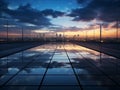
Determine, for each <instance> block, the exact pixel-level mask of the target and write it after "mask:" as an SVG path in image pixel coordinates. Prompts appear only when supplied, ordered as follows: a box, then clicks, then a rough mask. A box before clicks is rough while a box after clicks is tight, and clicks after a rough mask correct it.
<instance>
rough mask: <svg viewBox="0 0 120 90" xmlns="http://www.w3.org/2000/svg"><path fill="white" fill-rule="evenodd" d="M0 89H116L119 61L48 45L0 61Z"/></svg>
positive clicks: (78, 48)
mask: <svg viewBox="0 0 120 90" xmlns="http://www.w3.org/2000/svg"><path fill="white" fill-rule="evenodd" d="M0 90H120V59H117V58H114V57H112V56H108V55H106V54H103V53H100V52H97V51H94V50H91V49H88V48H85V47H82V46H79V45H75V44H71V43H57V44H56V43H52V44H46V45H41V46H38V47H35V48H32V49H29V50H26V51H22V52H19V53H16V54H14V55H10V56H8V57H4V58H1V59H0Z"/></svg>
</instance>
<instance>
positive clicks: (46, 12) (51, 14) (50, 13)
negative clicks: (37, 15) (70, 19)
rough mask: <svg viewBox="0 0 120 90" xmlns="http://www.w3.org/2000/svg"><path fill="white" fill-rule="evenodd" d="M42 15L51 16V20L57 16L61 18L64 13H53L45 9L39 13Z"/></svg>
mask: <svg viewBox="0 0 120 90" xmlns="http://www.w3.org/2000/svg"><path fill="white" fill-rule="evenodd" d="M41 13H42V14H44V15H45V16H49V15H50V16H52V17H53V18H57V17H58V16H63V15H64V12H60V11H54V10H52V9H46V10H43V11H41Z"/></svg>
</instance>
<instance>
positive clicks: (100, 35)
mask: <svg viewBox="0 0 120 90" xmlns="http://www.w3.org/2000/svg"><path fill="white" fill-rule="evenodd" d="M101 41H102V24H100V42H101Z"/></svg>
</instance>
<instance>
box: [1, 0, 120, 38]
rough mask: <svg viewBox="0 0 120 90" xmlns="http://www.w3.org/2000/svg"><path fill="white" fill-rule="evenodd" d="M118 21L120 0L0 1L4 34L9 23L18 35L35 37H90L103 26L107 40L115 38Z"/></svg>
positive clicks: (119, 18) (10, 27) (119, 17)
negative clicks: (22, 32)
mask: <svg viewBox="0 0 120 90" xmlns="http://www.w3.org/2000/svg"><path fill="white" fill-rule="evenodd" d="M119 20H120V0H0V31H1V32H2V31H3V30H4V29H5V28H6V22H7V21H8V24H9V25H8V26H9V29H11V30H12V29H14V30H16V32H18V29H20V28H21V27H23V28H24V30H32V31H35V32H36V33H42V32H43V33H44V32H45V33H46V32H66V33H67V34H71V32H74V34H75V32H77V33H78V32H79V34H81V32H83V31H87V32H89V33H90V35H91V34H93V31H94V30H96V32H97V30H98V31H99V29H98V28H99V24H102V26H103V28H104V30H103V31H104V32H107V34H108V35H107V34H105V33H104V34H105V36H106V37H107V36H114V35H115V31H114V30H113V29H114V28H115V27H116V26H117V24H116V22H117V21H119ZM118 26H119V24H118ZM11 32H12V31H11ZM14 32H15V31H14ZM111 33H113V34H114V35H112V34H111ZM97 34H98V33H96V35H97ZM71 35H72V34H71ZM81 36H82V34H81Z"/></svg>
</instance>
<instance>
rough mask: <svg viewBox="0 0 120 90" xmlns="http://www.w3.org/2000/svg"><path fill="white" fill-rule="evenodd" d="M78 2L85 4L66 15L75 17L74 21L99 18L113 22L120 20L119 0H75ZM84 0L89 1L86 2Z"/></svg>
mask: <svg viewBox="0 0 120 90" xmlns="http://www.w3.org/2000/svg"><path fill="white" fill-rule="evenodd" d="M77 1H78V3H79V4H83V3H84V4H86V6H85V7H84V8H78V9H74V10H72V12H71V13H70V14H69V15H68V16H71V17H75V18H74V19H73V20H74V21H80V20H83V21H89V20H93V19H99V20H102V21H107V22H113V21H116V20H120V16H119V15H120V0H77ZM86 1H89V3H88V2H86Z"/></svg>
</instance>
